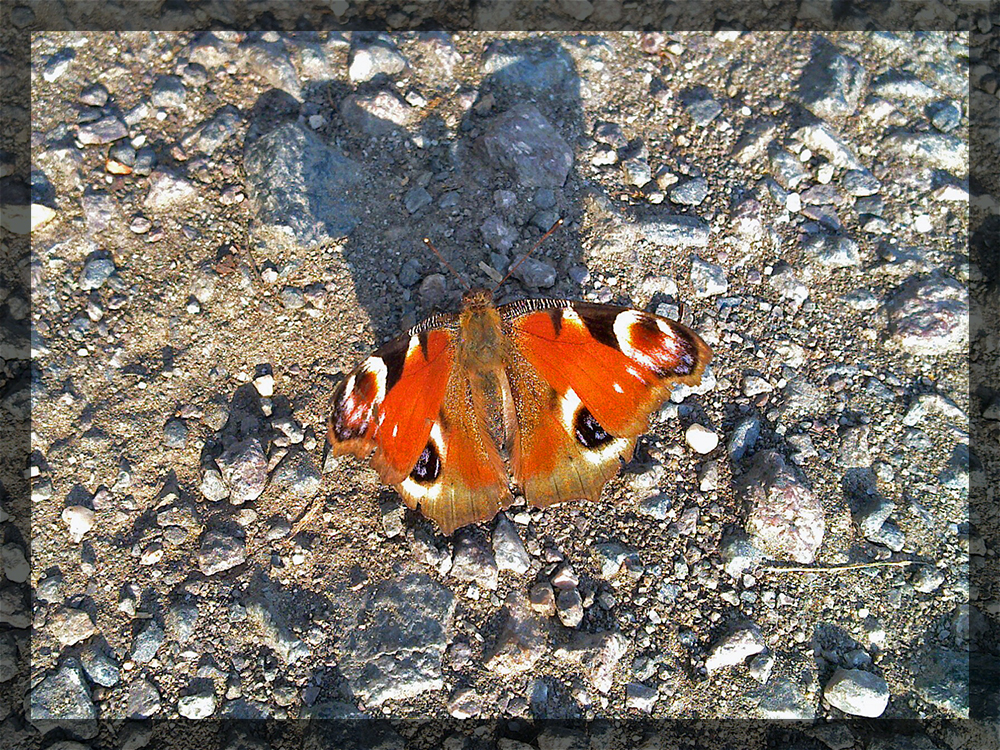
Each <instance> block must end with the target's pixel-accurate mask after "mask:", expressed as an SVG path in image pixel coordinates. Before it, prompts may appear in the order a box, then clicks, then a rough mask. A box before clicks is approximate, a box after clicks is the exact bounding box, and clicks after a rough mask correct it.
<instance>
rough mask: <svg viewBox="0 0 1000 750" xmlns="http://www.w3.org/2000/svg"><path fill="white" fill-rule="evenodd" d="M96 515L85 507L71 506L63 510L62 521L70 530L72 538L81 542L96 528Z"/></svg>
mask: <svg viewBox="0 0 1000 750" xmlns="http://www.w3.org/2000/svg"><path fill="white" fill-rule="evenodd" d="M95 520H96V514H95V513H94V511H92V510H91V509H90V508H87V507H86V506H83V505H70V506H69V507H67V508H63V512H62V521H63V523H64V524H66V526H67V527H68V529H69V535H70V538H71V539H72V540H73V541H74V542H79V541H80V540H82V539H83V537H84V535H85V534H86V533H87V532H88V531H90V530H91V529H92V528H94V522H95Z"/></svg>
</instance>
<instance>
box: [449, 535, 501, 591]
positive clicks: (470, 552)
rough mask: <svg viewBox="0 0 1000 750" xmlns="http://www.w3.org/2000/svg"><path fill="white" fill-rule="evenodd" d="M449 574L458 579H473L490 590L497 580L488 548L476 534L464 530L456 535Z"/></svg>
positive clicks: (497, 575)
mask: <svg viewBox="0 0 1000 750" xmlns="http://www.w3.org/2000/svg"><path fill="white" fill-rule="evenodd" d="M451 576H452V578H454V579H456V580H458V581H475V582H476V584H478V585H479V586H480V587H482V588H484V589H489V590H490V591H496V588H497V584H498V582H499V571H498V570H497V564H496V561H495V560H494V559H493V554H492V553H491V552H490V550H489V548H488V547H487V546H486V545H485V544H483V543H482V541H481V540H480V539H479V537H478V536H476V535H475V534H472V533H465V532H459V533H458V535H457V536H456V540H455V554H454V558H453V561H452V566H451Z"/></svg>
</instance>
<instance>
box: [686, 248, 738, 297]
mask: <svg viewBox="0 0 1000 750" xmlns="http://www.w3.org/2000/svg"><path fill="white" fill-rule="evenodd" d="M691 286H692V287H694V296H695V297H698V298H699V299H704V298H705V297H715V296H718V295H720V294H725V293H726V290H728V289H729V281H728V280H727V279H726V272H725V271H724V270H723V269H722V266H717V265H715V264H714V263H708V262H707V261H704V260H702V259H701V258H699V257H698V256H697V255H695V256H692V258H691Z"/></svg>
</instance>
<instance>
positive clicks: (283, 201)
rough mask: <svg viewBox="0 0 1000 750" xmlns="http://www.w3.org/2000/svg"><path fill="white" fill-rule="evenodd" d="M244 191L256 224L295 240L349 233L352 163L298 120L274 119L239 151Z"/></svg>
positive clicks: (355, 174)
mask: <svg viewBox="0 0 1000 750" xmlns="http://www.w3.org/2000/svg"><path fill="white" fill-rule="evenodd" d="M243 166H244V170H245V172H246V177H247V195H248V197H249V199H250V201H251V204H252V205H253V208H254V219H255V222H256V223H257V224H260V225H262V226H264V227H267V228H269V229H270V230H272V231H275V232H277V233H279V234H282V233H283V234H286V235H287V236H288V237H289V240H290V241H292V242H294V243H295V244H296V245H301V246H305V247H306V248H313V247H318V246H319V245H323V244H325V243H328V242H331V241H333V240H337V239H343V238H345V237H348V236H350V235H351V233H352V232H353V231H354V229H355V227H356V226H357V223H358V222H357V219H356V218H355V212H356V211H357V206H356V204H355V201H354V199H353V198H352V197H351V187H352V186H353V185H355V184H357V182H358V181H359V180H360V179H361V172H360V169H359V167H358V165H357V164H355V163H354V162H353V161H351V160H350V159H348V158H347V157H345V156H343V155H342V154H340V153H339V152H337V151H335V150H333V149H331V148H330V147H329V146H327V145H326V144H325V143H323V142H322V141H321V140H320V139H319V138H318V137H317V136H316V135H315V134H313V133H311V132H309V131H308V130H306V129H305V128H304V127H302V126H301V125H299V124H298V123H294V122H292V123H286V124H284V125H280V126H279V127H277V128H275V129H274V130H272V131H270V132H269V133H267V134H266V135H263V136H261V137H260V138H259V139H258V140H256V141H255V142H254V143H253V144H252V145H250V146H249V147H248V148H247V149H246V152H245V154H244V160H243Z"/></svg>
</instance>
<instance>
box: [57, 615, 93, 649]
mask: <svg viewBox="0 0 1000 750" xmlns="http://www.w3.org/2000/svg"><path fill="white" fill-rule="evenodd" d="M46 627H47V628H48V630H49V632H50V633H52V635H53V636H54V637H55V638H56V640H58V641H59V643H61V644H62V645H63V646H72V645H73V644H75V643H79V642H80V641H85V640H87V639H88V638H90V636H92V635H93V634H94V633H96V632H97V629H96V628H95V627H94V621H93V620H91V619H90V615H89V614H87V613H86V612H84V611H83V610H82V609H76V608H75V607H60V608H59V609H57V610H56V611H55V612H53V613H52V614H51V615H49V620H48V622H47V623H46Z"/></svg>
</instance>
